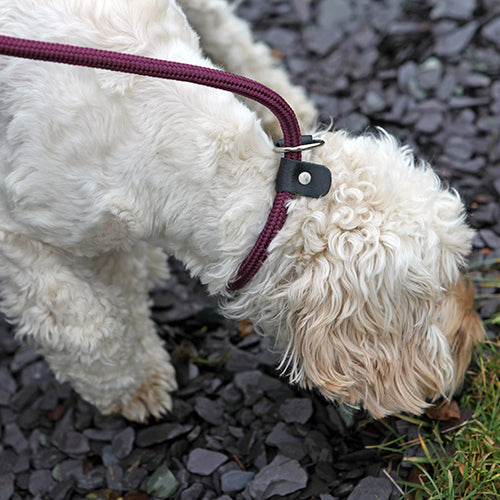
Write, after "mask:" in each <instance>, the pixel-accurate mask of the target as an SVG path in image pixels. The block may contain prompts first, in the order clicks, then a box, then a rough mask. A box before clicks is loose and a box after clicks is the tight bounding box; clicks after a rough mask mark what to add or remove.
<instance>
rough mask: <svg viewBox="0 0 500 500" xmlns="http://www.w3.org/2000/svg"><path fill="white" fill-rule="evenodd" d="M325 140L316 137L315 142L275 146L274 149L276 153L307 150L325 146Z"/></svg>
mask: <svg viewBox="0 0 500 500" xmlns="http://www.w3.org/2000/svg"><path fill="white" fill-rule="evenodd" d="M324 143H325V141H323V140H322V139H315V140H314V141H313V142H311V143H309V144H301V145H300V146H285V147H278V146H275V147H274V148H273V151H274V152H275V153H297V152H300V151H307V150H308V149H314V148H319V147H320V146H323V144H324Z"/></svg>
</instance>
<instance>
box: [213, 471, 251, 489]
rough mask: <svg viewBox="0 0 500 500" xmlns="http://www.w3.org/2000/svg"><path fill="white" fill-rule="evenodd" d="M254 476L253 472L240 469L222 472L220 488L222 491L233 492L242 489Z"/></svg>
mask: <svg viewBox="0 0 500 500" xmlns="http://www.w3.org/2000/svg"><path fill="white" fill-rule="evenodd" d="M254 477H255V474H254V473H253V472H246V471H242V470H232V471H229V472H226V473H224V474H222V476H221V478H220V479H221V489H222V491H223V492H224V493H234V492H237V491H242V490H244V489H245V488H246V485H247V484H248V483H249V482H250V481H251V480H252V479H253V478H254Z"/></svg>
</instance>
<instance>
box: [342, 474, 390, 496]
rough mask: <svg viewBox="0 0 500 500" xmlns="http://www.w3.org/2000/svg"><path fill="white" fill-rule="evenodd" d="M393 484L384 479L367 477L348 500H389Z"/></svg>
mask: <svg viewBox="0 0 500 500" xmlns="http://www.w3.org/2000/svg"><path fill="white" fill-rule="evenodd" d="M391 493H392V484H391V482H390V481H389V480H388V479H385V478H383V477H365V478H364V479H362V480H361V481H360V482H359V483H358V485H357V486H356V487H355V488H354V490H353V491H352V493H351V494H350V495H349V496H348V497H347V500H361V499H362V500H389V498H390V496H391Z"/></svg>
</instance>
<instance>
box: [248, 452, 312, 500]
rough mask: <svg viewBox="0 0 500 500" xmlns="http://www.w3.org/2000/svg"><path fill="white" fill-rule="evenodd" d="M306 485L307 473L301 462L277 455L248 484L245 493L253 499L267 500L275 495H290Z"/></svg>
mask: <svg viewBox="0 0 500 500" xmlns="http://www.w3.org/2000/svg"><path fill="white" fill-rule="evenodd" d="M306 485H307V473H306V471H305V470H304V469H303V468H302V467H301V466H300V464H299V462H297V460H292V459H290V458H287V457H284V456H282V455H277V456H276V458H275V459H274V460H273V461H272V462H271V463H270V464H269V465H266V466H265V467H263V468H262V469H261V470H260V471H259V473H258V474H257V475H256V476H255V478H254V479H252V481H250V483H248V486H247V488H246V489H245V493H248V494H249V495H250V497H251V498H253V499H259V500H266V499H267V498H270V497H272V496H274V495H281V496H284V495H289V494H290V493H293V492H295V491H299V490H302V489H304V488H305V487H306Z"/></svg>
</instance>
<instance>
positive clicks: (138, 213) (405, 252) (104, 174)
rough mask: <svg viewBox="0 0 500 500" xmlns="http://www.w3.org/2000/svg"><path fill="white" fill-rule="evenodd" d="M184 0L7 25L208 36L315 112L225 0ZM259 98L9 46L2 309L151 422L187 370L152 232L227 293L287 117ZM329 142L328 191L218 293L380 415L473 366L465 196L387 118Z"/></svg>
mask: <svg viewBox="0 0 500 500" xmlns="http://www.w3.org/2000/svg"><path fill="white" fill-rule="evenodd" d="M179 4H181V5H182V7H183V9H184V12H183V11H182V10H181V8H180V7H179V5H178V4H177V3H176V2H174V1H173V0H144V1H142V2H137V1H134V0H36V1H35V0H18V1H17V2H10V1H7V0H0V26H1V31H2V34H5V35H11V36H18V37H26V38H35V39H38V40H46V41H52V42H62V43H70V44H76V45H83V46H91V47H97V48H103V49H111V50H117V51H123V52H128V53H133V54H139V55H145V56H149V57H157V58H162V59H168V60H176V61H182V62H187V63H191V64H198V65H204V66H210V67H213V65H214V64H213V63H212V62H211V60H209V59H207V58H206V56H205V55H204V54H208V55H209V56H210V57H211V58H212V59H213V60H215V61H216V62H217V63H218V64H220V65H222V66H225V67H226V68H228V69H230V70H232V71H236V72H240V73H244V74H246V75H247V76H250V77H254V78H256V79H258V80H260V81H263V82H264V83H267V84H269V85H270V86H274V87H275V88H276V89H277V90H278V91H279V92H280V93H282V94H283V95H284V97H285V98H286V99H287V100H288V101H289V102H290V103H291V104H292V106H293V107H294V108H295V109H296V111H297V112H298V114H299V117H300V118H301V121H302V122H303V123H304V124H305V125H306V127H307V126H311V125H312V124H313V123H314V120H315V111H314V106H312V104H311V103H310V102H309V101H307V99H306V98H305V95H304V93H303V91H302V90H300V89H298V88H297V87H294V86H293V85H291V84H290V82H289V80H288V78H287V76H286V74H285V73H284V72H283V70H282V69H280V68H279V67H276V65H275V62H274V60H273V59H272V57H271V54H270V51H269V49H268V48H266V47H265V46H263V45H261V44H254V43H253V42H252V40H251V35H250V31H249V29H248V27H247V26H246V24H244V23H243V21H241V20H238V19H236V18H235V17H234V15H233V13H232V12H231V10H230V8H229V7H228V5H227V4H226V3H225V2H223V1H222V0H204V1H203V2H200V1H199V0H182V1H180V2H179ZM185 14H187V16H188V18H186V15H185ZM188 19H189V21H188ZM189 23H191V24H192V26H194V27H195V28H196V30H197V32H198V34H199V35H201V39H200V40H199V39H198V34H197V33H196V32H195V31H194V30H193V28H192V27H191V25H190V24H189ZM219 28H222V29H223V31H220V29H219ZM200 41H201V46H200ZM256 109H257V108H256ZM258 112H259V113H260V114H261V115H260V117H261V118H262V121H261V119H260V118H259V115H257V114H256V112H255V111H252V110H251V109H250V108H249V107H248V106H247V105H246V104H245V103H243V102H241V101H240V100H238V99H237V98H236V97H234V96H233V95H232V94H229V93H227V92H223V91H218V90H214V89H208V88H202V87H199V86H196V85H193V84H189V83H180V82H173V81H164V80H157V79H152V78H146V77H139V76H131V75H124V74H119V73H113V72H107V71H102V70H92V69H85V68H77V67H70V66H63V65H56V64H52V63H43V62H35V61H26V60H18V59H13V58H7V57H0V138H1V139H0V172H1V177H0V275H1V278H2V296H3V302H2V304H1V308H2V310H3V311H4V312H5V314H6V315H7V316H8V317H9V318H11V319H12V321H14V322H16V323H17V324H18V325H19V330H18V335H19V336H20V337H23V338H25V339H27V340H29V341H31V342H32V343H33V344H34V345H35V346H36V347H37V348H38V349H39V350H40V351H41V352H42V353H43V354H44V355H45V357H46V358H47V360H48V361H49V363H50V365H51V367H52V369H53V370H54V372H55V373H56V375H57V376H58V377H59V379H61V380H69V381H70V382H71V384H72V385H73V387H74V388H75V389H76V390H77V391H78V392H80V394H82V396H83V397H85V398H86V399H87V400H89V401H91V402H92V403H94V404H96V405H97V406H98V407H99V408H100V409H101V410H102V411H104V412H110V411H118V412H121V413H122V414H124V415H125V416H127V417H128V418H131V419H136V420H144V419H145V418H147V416H148V415H149V414H152V415H159V414H161V413H162V412H163V411H165V410H166V409H169V408H170V407H171V399H170V393H171V392H172V391H173V390H174V389H175V387H176V383H175V375H174V371H173V368H172V367H171V365H170V364H169V360H168V354H167V353H166V351H165V350H164V349H163V348H162V344H161V341H160V339H159V338H158V337H157V335H156V333H155V330H154V325H153V323H152V321H151V320H150V319H149V302H148V290H149V288H150V286H151V285H152V283H153V282H155V281H158V280H161V279H162V278H164V277H165V276H166V272H167V271H166V268H165V259H164V255H163V253H162V251H161V250H160V249H159V248H160V247H161V248H163V249H164V250H165V251H166V252H167V253H169V254H171V255H175V256H176V257H178V258H179V259H181V260H182V261H183V262H184V263H185V264H186V266H187V267H188V268H189V269H190V271H191V273H192V274H193V275H195V276H198V277H199V278H200V279H201V281H202V282H203V283H205V284H207V286H208V289H209V291H210V292H211V293H217V294H221V295H222V296H225V297H228V292H227V285H228V283H229V282H231V280H233V279H234V277H235V275H236V273H237V270H238V267H239V265H240V264H241V262H242V261H243V260H244V258H245V257H246V255H247V254H248V252H249V250H250V248H251V247H252V246H253V244H254V242H255V240H256V238H257V236H258V234H259V232H260V230H261V229H262V227H263V225H264V223H265V220H266V217H267V214H268V212H269V209H270V207H271V204H272V201H273V198H274V194H275V193H274V178H275V175H276V169H277V163H278V158H277V157H276V155H275V153H274V152H273V150H272V140H271V139H270V137H269V136H268V135H267V133H266V131H267V132H268V133H271V134H273V133H274V134H275V133H276V127H275V123H274V122H272V121H271V120H270V119H269V116H268V115H267V114H266V113H264V112H263V111H262V110H260V109H259V110H258ZM265 130H266V131H265ZM324 139H325V141H326V146H325V147H323V148H322V149H320V150H318V151H317V153H314V155H312V156H311V157H310V160H312V161H316V162H320V163H323V164H325V165H327V166H328V167H329V168H330V169H331V171H332V176H333V186H332V189H331V191H330V193H329V194H328V196H326V197H325V198H322V199H318V200H312V199H306V198H297V199H296V200H294V201H292V202H291V203H290V206H289V217H288V220H287V222H286V224H285V227H284V228H283V230H282V231H280V233H279V234H278V236H277V237H276V239H275V240H274V242H273V244H272V247H271V249H270V255H269V258H268V260H267V261H266V262H265V264H264V266H263V267H262V269H261V270H260V271H259V273H258V275H257V276H256V277H255V278H254V279H253V280H252V281H251V282H250V284H249V285H248V286H247V287H245V289H243V290H242V291H241V292H240V293H239V294H238V295H237V296H236V297H234V300H229V301H227V303H226V305H225V310H226V311H227V313H228V314H229V315H231V316H233V317H240V318H242V317H247V318H249V319H251V320H252V321H253V322H254V323H255V324H256V325H257V327H258V328H260V329H262V330H263V331H265V332H266V333H268V334H271V335H275V336H276V337H277V339H278V340H279V342H280V343H281V345H282V346H283V349H284V352H285V354H284V357H283V363H282V366H283V368H284V369H286V370H287V371H288V372H289V374H290V377H291V380H292V381H293V382H296V383H299V384H301V385H303V386H308V387H316V388H318V389H319V390H320V391H321V392H322V393H323V394H324V395H325V396H327V397H329V398H335V399H339V400H341V401H345V402H349V403H352V404H364V405H365V406H366V407H367V408H368V409H369V410H370V411H371V412H372V413H373V415H375V416H381V415H384V414H386V413H388V412H394V411H400V410H407V411H412V412H419V411H421V409H422V408H423V407H425V405H426V399H429V398H430V399H433V398H436V397H438V396H439V395H442V394H448V393H449V392H451V391H453V390H454V389H455V388H456V387H457V386H458V385H459V384H460V381H461V378H462V376H463V372H464V369H465V368H464V366H466V364H467V362H468V359H469V356H470V347H471V344H472V342H473V340H474V339H475V338H478V337H480V335H481V332H482V330H481V326H480V324H479V321H478V320H477V317H476V316H475V315H474V313H473V312H472V309H471V308H470V300H465V299H464V297H466V296H467V297H468V296H469V295H467V294H468V292H467V290H466V287H464V286H463V285H462V284H461V283H462V282H460V281H459V269H460V267H461V266H462V265H463V263H464V257H465V255H466V254H467V252H468V251H469V248H470V241H471V237H472V233H471V230H470V229H469V228H468V227H467V226H466V224H465V223H464V221H463V206H462V204H461V202H460V200H459V197H458V196H457V195H456V193H452V192H449V191H447V190H444V189H443V188H442V187H441V185H440V182H439V180H438V179H437V178H436V176H435V174H434V173H433V172H432V170H431V169H430V168H429V167H428V166H426V165H424V164H415V161H414V159H413V156H412V154H411V152H410V151H409V150H407V149H405V148H400V147H399V146H398V145H397V144H396V142H395V140H394V139H393V138H391V137H390V136H389V135H387V134H385V133H383V132H381V133H380V135H379V136H364V137H357V138H353V137H349V136H348V135H346V134H345V133H342V132H334V133H324ZM461 301H464V302H463V304H464V307H460V308H458V307H457V304H459V303H462V302H461ZM450 311H454V312H453V318H451V316H452V315H451V313H450ZM457 311H459V312H458V314H459V315H462V316H464V318H462V316H460V319H459V320H457V317H456V316H457ZM466 313H467V314H466ZM465 316H467V318H465ZM465 323H467V325H468V326H467V331H464V329H463V325H464V324H465ZM452 324H453V326H451V325H452ZM457 332H459V333H457Z"/></svg>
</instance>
